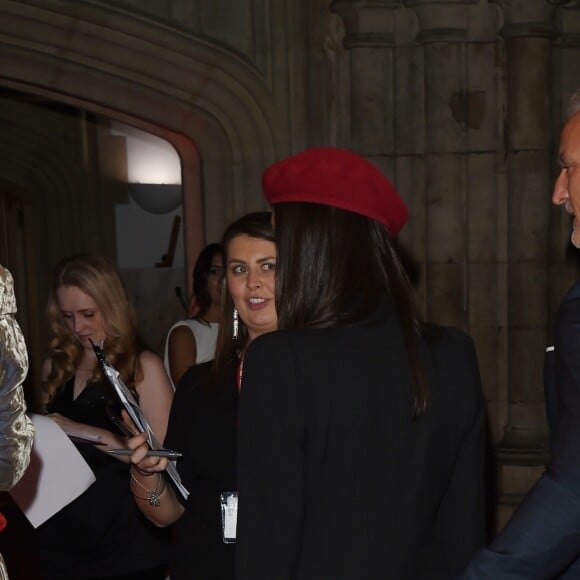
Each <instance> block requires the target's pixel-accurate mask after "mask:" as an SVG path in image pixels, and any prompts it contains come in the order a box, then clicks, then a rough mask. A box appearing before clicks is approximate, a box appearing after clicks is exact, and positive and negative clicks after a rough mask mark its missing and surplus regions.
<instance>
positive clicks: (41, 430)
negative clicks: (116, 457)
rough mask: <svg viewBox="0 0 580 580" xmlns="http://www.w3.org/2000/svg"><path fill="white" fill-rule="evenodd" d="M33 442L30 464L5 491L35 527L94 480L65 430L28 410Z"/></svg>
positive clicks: (93, 475) (50, 420)
mask: <svg viewBox="0 0 580 580" xmlns="http://www.w3.org/2000/svg"><path fill="white" fill-rule="evenodd" d="M30 418H31V419H32V423H33V424H34V428H35V430H36V432H35V434H34V444H33V445H32V454H31V456H30V465H29V466H28V469H27V470H26V472H25V473H24V475H23V476H22V479H21V480H20V481H19V482H18V483H17V484H16V485H15V486H14V487H13V488H12V489H11V490H10V491H9V493H10V495H11V496H12V499H13V500H14V502H15V503H16V504H17V505H18V507H20V509H21V510H22V512H23V513H24V515H25V516H26V517H27V518H28V521H29V522H30V523H31V524H32V525H33V526H34V527H35V528H37V527H38V526H39V525H40V524H42V523H43V522H45V521H46V520H47V519H48V518H50V517H52V516H53V515H54V514H55V513H57V512H58V511H60V510H61V509H62V508H63V507H65V506H66V505H68V504H69V503H70V502H71V501H73V500H74V499H76V498H77V497H78V496H79V495H81V494H82V493H83V492H84V491H85V490H87V489H88V488H89V487H90V486H91V485H92V484H93V483H94V481H95V474H94V473H93V471H92V470H91V468H90V467H89V466H88V464H87V462H86V461H85V460H84V458H83V456H82V455H81V454H80V453H79V451H78V450H77V448H76V447H75V446H74V445H73V443H72V442H71V440H70V439H69V438H68V436H67V435H66V433H65V432H64V431H63V430H62V429H61V428H60V427H59V426H58V425H57V424H56V423H55V422H54V421H53V420H52V419H51V418H50V417H44V416H42V415H35V414H32V415H31V416H30Z"/></svg>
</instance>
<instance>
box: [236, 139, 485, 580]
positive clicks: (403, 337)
mask: <svg viewBox="0 0 580 580" xmlns="http://www.w3.org/2000/svg"><path fill="white" fill-rule="evenodd" d="M263 188H264V192H265V196H266V198H267V200H268V201H269V203H270V204H271V206H272V208H273V210H274V216H275V227H276V238H277V244H278V263H277V272H276V307H277V310H278V322H279V329H280V330H279V331H277V332H274V333H270V334H268V335H265V336H262V337H259V338H257V339H256V340H255V341H253V343H252V345H251V347H250V348H249V349H248V351H247V353H246V357H245V362H244V372H243V379H242V389H241V395H240V411H239V427H238V430H239V431H238V494H239V511H238V514H239V515H238V527H237V532H238V533H237V537H238V540H237V541H238V546H237V579H238V580H272V579H273V578H275V579H276V580H325V579H332V580H371V579H372V580H375V579H384V578H388V579H392V580H406V579H419V578H421V579H423V578H424V579H429V580H438V579H448V578H452V577H453V576H454V575H455V574H456V573H458V572H459V571H460V570H461V569H462V568H463V566H464V565H465V563H466V562H467V561H468V560H469V558H470V556H471V555H472V553H473V552H474V550H475V549H476V548H478V547H479V546H481V545H482V544H483V542H484V513H483V447H484V432H485V427H484V401H483V396H482V392H481V384H480V378H479V370H478V364H477V358H476V354H475V349H474V346H473V342H472V340H471V338H469V337H468V336H467V335H466V334H464V333H463V332H461V331H459V330H457V329H452V328H442V327H438V328H434V327H432V326H427V325H425V324H422V323H421V322H420V320H419V318H418V315H417V311H416V308H415V301H414V298H413V290H412V287H411V284H410V283H409V281H408V279H407V277H406V275H405V273H404V270H403V268H402V266H401V264H400V262H399V259H398V257H397V254H396V251H395V249H394V246H393V241H392V237H393V236H396V234H397V233H398V232H399V230H400V229H401V228H402V227H403V225H404V224H405V222H406V220H407V209H406V206H405V204H404V202H403V201H402V199H401V198H400V197H399V195H398V193H397V192H396V190H395V189H394V187H393V186H392V185H391V183H390V182H389V181H388V180H387V179H386V178H385V177H384V176H383V174H382V173H381V172H380V171H379V170H378V169H377V168H376V167H374V166H373V165H372V164H370V163H369V162H368V161H366V160H365V159H363V158H362V157H360V156H358V155H356V154H354V153H352V152H350V151H345V150H342V149H335V148H320V149H311V150H308V151H306V152H303V153H300V154H298V155H295V156H293V157H290V158H288V159H286V160H284V161H281V162H279V163H277V164H275V165H273V166H271V167H270V168H269V169H268V170H267V171H266V172H265V174H264V177H263Z"/></svg>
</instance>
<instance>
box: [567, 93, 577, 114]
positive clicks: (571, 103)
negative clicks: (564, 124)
mask: <svg viewBox="0 0 580 580" xmlns="http://www.w3.org/2000/svg"><path fill="white" fill-rule="evenodd" d="M578 111H580V89H576V90H575V91H574V93H573V94H572V96H571V97H570V98H569V99H568V106H567V108H566V118H567V119H569V118H570V117H572V115H575V114H576V113H577V112H578Z"/></svg>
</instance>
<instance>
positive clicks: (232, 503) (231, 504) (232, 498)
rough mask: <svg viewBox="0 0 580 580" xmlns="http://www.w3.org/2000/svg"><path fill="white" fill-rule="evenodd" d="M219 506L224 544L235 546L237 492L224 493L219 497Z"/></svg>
mask: <svg viewBox="0 0 580 580" xmlns="http://www.w3.org/2000/svg"><path fill="white" fill-rule="evenodd" d="M220 504H221V508H222V532H223V540H224V544H235V543H236V526H237V523H238V492H237V491H225V492H224V493H222V494H221V495H220Z"/></svg>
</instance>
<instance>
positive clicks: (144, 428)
mask: <svg viewBox="0 0 580 580" xmlns="http://www.w3.org/2000/svg"><path fill="white" fill-rule="evenodd" d="M93 348H94V349H95V354H96V355H97V359H98V361H99V363H100V364H101V368H102V369H103V372H104V373H105V376H106V377H107V378H108V379H109V382H110V383H111V385H113V387H114V388H115V391H116V392H117V395H118V396H119V399H120V400H121V402H122V403H123V406H124V407H125V409H126V410H127V413H129V416H130V417H131V419H132V421H133V423H135V426H136V427H137V429H138V430H139V431H140V432H141V433H147V443H148V444H149V447H151V449H163V445H161V443H160V442H159V440H158V439H157V437H155V433H153V429H152V428H151V426H150V425H149V421H147V417H145V415H144V413H143V411H141V408H140V407H139V405H138V404H137V401H136V400H135V397H133V394H132V393H131V391H130V390H129V389H128V388H127V385H125V383H124V382H123V381H122V380H121V379H120V378H119V372H118V371H117V370H116V369H114V368H113V367H112V366H111V365H110V364H109V362H108V361H107V359H106V357H105V355H104V353H103V351H102V349H100V347H95V346H94V345H93ZM166 471H167V474H168V475H169V477H171V479H172V481H173V483H174V484H175V487H176V488H177V490H178V491H179V493H181V495H182V496H183V498H184V499H187V498H188V496H189V491H188V490H187V489H186V487H185V486H184V485H183V483H181V477H180V476H179V472H178V471H177V467H175V462H174V461H169V462H168V463H167V469H166Z"/></svg>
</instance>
